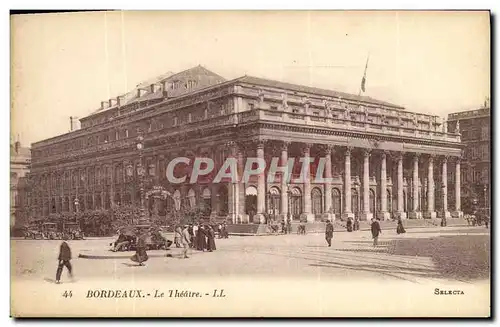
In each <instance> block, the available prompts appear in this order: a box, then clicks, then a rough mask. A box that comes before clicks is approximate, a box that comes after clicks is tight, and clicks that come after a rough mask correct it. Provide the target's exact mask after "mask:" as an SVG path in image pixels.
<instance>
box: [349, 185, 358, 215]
mask: <svg viewBox="0 0 500 327" xmlns="http://www.w3.org/2000/svg"><path fill="white" fill-rule="evenodd" d="M351 210H352V212H353V213H354V214H355V215H357V214H358V212H359V195H358V191H357V190H356V189H355V188H353V189H351Z"/></svg>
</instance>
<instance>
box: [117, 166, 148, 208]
mask: <svg viewBox="0 0 500 327" xmlns="http://www.w3.org/2000/svg"><path fill="white" fill-rule="evenodd" d="M110 166H111V184H110V185H109V202H110V206H111V208H113V207H114V206H115V164H114V163H111V164H110ZM144 168H145V173H144V177H146V176H147V173H148V167H144ZM141 201H143V199H141ZM144 206H146V205H144Z"/></svg>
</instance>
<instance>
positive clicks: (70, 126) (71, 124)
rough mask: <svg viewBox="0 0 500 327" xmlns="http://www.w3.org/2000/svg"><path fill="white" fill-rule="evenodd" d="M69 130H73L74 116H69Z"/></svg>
mask: <svg viewBox="0 0 500 327" xmlns="http://www.w3.org/2000/svg"><path fill="white" fill-rule="evenodd" d="M69 131H70V132H73V116H69Z"/></svg>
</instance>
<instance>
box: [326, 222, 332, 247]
mask: <svg viewBox="0 0 500 327" xmlns="http://www.w3.org/2000/svg"><path fill="white" fill-rule="evenodd" d="M332 238H333V224H332V223H331V221H330V220H327V222H326V229H325V239H326V242H327V243H328V246H332Z"/></svg>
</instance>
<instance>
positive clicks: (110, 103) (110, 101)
mask: <svg viewBox="0 0 500 327" xmlns="http://www.w3.org/2000/svg"><path fill="white" fill-rule="evenodd" d="M115 104H116V99H109V107H110V108H111V107H112V106H114V105H115Z"/></svg>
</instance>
